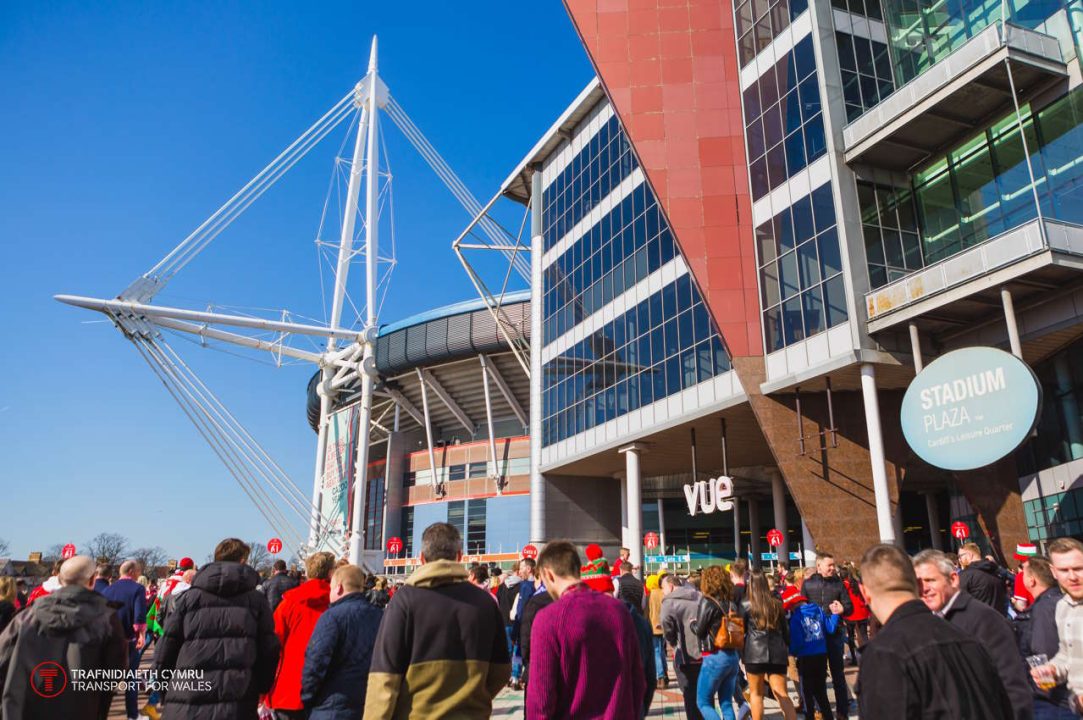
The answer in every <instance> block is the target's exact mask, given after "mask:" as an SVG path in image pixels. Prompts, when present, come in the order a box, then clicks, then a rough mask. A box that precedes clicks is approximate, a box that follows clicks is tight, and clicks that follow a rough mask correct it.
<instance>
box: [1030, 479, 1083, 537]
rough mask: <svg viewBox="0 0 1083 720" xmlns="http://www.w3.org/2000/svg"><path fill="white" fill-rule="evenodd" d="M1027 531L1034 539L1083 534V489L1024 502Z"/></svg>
mask: <svg viewBox="0 0 1083 720" xmlns="http://www.w3.org/2000/svg"><path fill="white" fill-rule="evenodd" d="M1023 513H1024V514H1025V515H1026V519H1027V533H1028V534H1029V535H1030V539H1031V540H1034V541H1038V542H1040V541H1042V540H1052V539H1053V538H1058V537H1065V536H1067V535H1074V536H1076V537H1079V536H1083V491H1080V490H1069V491H1068V492H1062V493H1055V494H1053V495H1046V496H1044V497H1040V498H1036V499H1034V500H1027V501H1026V502H1024V503H1023Z"/></svg>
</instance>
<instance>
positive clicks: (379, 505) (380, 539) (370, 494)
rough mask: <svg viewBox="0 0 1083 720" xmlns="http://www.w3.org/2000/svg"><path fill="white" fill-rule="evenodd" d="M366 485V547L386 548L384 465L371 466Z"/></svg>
mask: <svg viewBox="0 0 1083 720" xmlns="http://www.w3.org/2000/svg"><path fill="white" fill-rule="evenodd" d="M369 473H370V475H372V477H370V478H369V479H368V485H367V486H366V487H365V495H366V496H367V497H366V498H365V549H366V550H383V549H384V490H385V487H384V477H383V476H384V466H383V465H382V464H381V465H379V466H378V467H377V468H369ZM377 473H378V474H377Z"/></svg>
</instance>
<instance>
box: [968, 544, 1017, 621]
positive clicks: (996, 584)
mask: <svg viewBox="0 0 1083 720" xmlns="http://www.w3.org/2000/svg"><path fill="white" fill-rule="evenodd" d="M959 564H960V565H961V566H962V568H963V570H962V572H960V573H959V589H960V590H963V591H965V592H966V593H967V594H969V595H970V596H971V597H973V598H974V599H975V600H978V601H979V602H983V603H985V604H986V605H988V606H989V607H991V608H993V609H994V610H996V611H997V612H998V613H1000V614H1001V615H1003V616H1005V617H1007V615H1008V585H1007V581H1006V578H1005V577H1004V575H1003V574H1002V572H1001V569H1000V567H999V566H998V565H997V564H996V563H994V562H990V561H989V560H986V559H985V558H983V557H982V556H981V548H979V547H978V546H977V545H975V544H974V543H967V544H966V545H963V547H962V549H961V550H960V551H959Z"/></svg>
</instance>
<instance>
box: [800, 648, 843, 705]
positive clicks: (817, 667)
mask: <svg viewBox="0 0 1083 720" xmlns="http://www.w3.org/2000/svg"><path fill="white" fill-rule="evenodd" d="M797 671H798V672H799V673H801V683H802V688H801V690H802V693H803V695H804V700H805V707H804V710H805V717H806V718H812V717H815V715H816V706H817V705H818V706H819V707H820V712H821V713H823V716H824V720H833V718H834V715H832V713H831V701H830V700H828V699H827V656H826V655H808V656H806V657H799V658H797ZM843 717H845V716H843Z"/></svg>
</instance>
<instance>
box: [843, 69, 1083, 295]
mask: <svg viewBox="0 0 1083 720" xmlns="http://www.w3.org/2000/svg"><path fill="white" fill-rule="evenodd" d="M1022 120H1023V128H1024V132H1025V133H1026V144H1027V148H1028V149H1029V150H1030V153H1031V155H1030V160H1031V165H1032V168H1033V171H1034V177H1035V185H1034V186H1032V185H1031V183H1030V175H1029V172H1028V168H1027V162H1026V154H1025V153H1024V151H1023V140H1022V137H1021V135H1020V132H1019V123H1018V122H1017V120H1016V116H1015V114H1014V113H1013V114H1011V115H1009V116H1007V117H1005V118H1003V119H1001V120H999V121H997V122H995V123H993V124H992V125H991V126H990V127H989V128H988V129H987V130H985V131H983V132H982V133H980V134H979V135H977V136H975V137H973V138H971V139H970V140H968V141H966V142H965V143H963V144H962V145H960V146H959V147H957V148H955V149H953V150H951V151H950V152H948V153H946V154H945V155H944V156H942V157H940V158H936V159H934V160H933V162H932V163H931V164H929V165H927V166H926V168H925V169H924V170H922V171H921V172H919V173H916V174H915V175H914V176H913V178H912V181H911V184H910V186H909V187H906V188H900V189H896V190H894V191H892V192H890V193H888V192H882V189H881V188H879V187H876V186H869V185H859V188H858V190H859V194H860V199H861V213H862V221H863V222H865V223H866V229H867V233H866V250H867V251H869V249H870V248H871V249H872V251H871V252H870V254H869V279H870V281H871V283H872V285H873V286H874V287H876V286H878V285H882V284H884V283H885V282H888V281H890V280H891V279H892V277H893V276H895V277H897V276H899V275H900V274H905V272H907V271H909V270H912V269H915V268H914V263H915V262H918V258H917V253H918V250H916V249H915V248H914V247H913V245H912V239H913V238H912V232H913V230H914V225H913V223H912V222H911V220H910V218H911V216H912V217H916V218H917V226H916V230H917V232H918V237H919V241H920V256H921V260H920V262H922V263H924V264H931V263H935V262H937V261H939V260H943V259H944V258H946V257H950V256H951V255H954V254H956V253H958V252H960V251H962V250H965V249H967V248H969V247H973V246H974V245H977V244H979V243H981V242H984V241H985V240H988V239H989V238H991V237H994V236H996V235H999V234H1001V233H1003V232H1005V231H1007V230H1011V229H1012V228H1015V227H1018V226H1019V225H1021V224H1023V223H1025V222H1027V221H1029V220H1033V219H1034V218H1036V217H1037V216H1038V207H1037V206H1036V205H1035V200H1034V197H1035V193H1036V194H1037V196H1038V201H1039V202H1040V203H1041V213H1042V215H1043V216H1044V217H1046V218H1054V219H1057V220H1062V221H1065V222H1070V223H1075V224H1080V225H1083V127H1081V125H1083V89H1078V88H1077V89H1076V90H1073V91H1072V92H1070V93H1068V94H1067V95H1065V96H1063V97H1061V98H1060V99H1058V100H1056V101H1054V102H1052V103H1050V104H1049V105H1047V106H1046V107H1044V108H1042V109H1041V110H1038V111H1036V112H1035V111H1034V110H1033V109H1032V108H1031V107H1030V105H1024V106H1023V107H1022ZM870 187H871V191H870ZM893 212H894V213H895V215H892V213H893ZM874 218H876V222H877V223H879V225H878V226H874V224H873V219H874ZM892 218H895V221H896V224H895V225H890V224H889V220H890V219H892ZM877 229H878V230H879V232H880V236H881V238H882V239H883V242H884V249H883V254H882V257H881V255H880V254H878V253H877V251H876V237H875V236H876V230H877ZM896 236H898V238H896ZM900 241H901V243H902V244H901V246H900V245H899V242H900ZM900 259H901V260H902V262H901V263H900V262H899V260H900Z"/></svg>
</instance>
